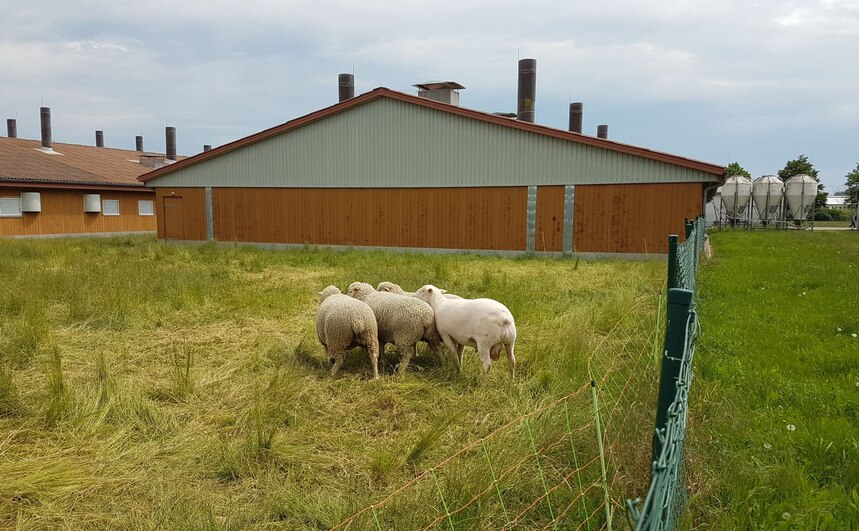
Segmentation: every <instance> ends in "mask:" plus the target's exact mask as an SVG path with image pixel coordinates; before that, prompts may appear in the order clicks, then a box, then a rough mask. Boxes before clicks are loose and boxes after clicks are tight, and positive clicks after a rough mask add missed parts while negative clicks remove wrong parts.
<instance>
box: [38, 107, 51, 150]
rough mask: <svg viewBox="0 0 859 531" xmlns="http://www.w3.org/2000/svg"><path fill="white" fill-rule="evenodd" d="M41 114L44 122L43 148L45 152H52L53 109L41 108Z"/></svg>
mask: <svg viewBox="0 0 859 531" xmlns="http://www.w3.org/2000/svg"><path fill="white" fill-rule="evenodd" d="M39 114H40V115H41V121H42V147H43V148H45V150H47V151H50V150H51V108H50V107H39Z"/></svg>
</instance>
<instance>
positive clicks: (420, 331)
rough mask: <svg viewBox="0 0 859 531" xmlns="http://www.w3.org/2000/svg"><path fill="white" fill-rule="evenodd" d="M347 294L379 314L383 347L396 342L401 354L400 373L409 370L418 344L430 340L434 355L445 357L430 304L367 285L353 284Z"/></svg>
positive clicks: (380, 339)
mask: <svg viewBox="0 0 859 531" xmlns="http://www.w3.org/2000/svg"><path fill="white" fill-rule="evenodd" d="M347 295H349V296H350V297H354V298H356V299H358V300H360V301H363V302H366V303H367V304H368V305H369V306H370V308H372V310H373V313H374V314H375V315H376V323H377V325H378V328H379V345H380V346H381V348H382V352H384V349H385V345H386V344H388V343H393V344H394V346H396V347H397V351H399V353H400V357H401V358H400V366H399V372H400V373H401V374H402V373H404V372H405V371H406V369H407V368H408V366H409V361H411V359H412V356H414V354H415V344H416V343H417V342H418V341H426V342H427V343H428V344H429V346H430V349H432V351H433V353H435V355H436V356H437V357H439V358H441V352H440V348H441V338H440V337H439V335H438V331H436V327H435V319H434V315H433V310H432V308H431V307H430V305H429V304H427V303H426V302H424V301H422V300H419V299H416V298H414V297H404V296H402V295H397V294H395V293H385V292H381V291H376V290H375V289H373V286H371V285H370V284H367V283H366V282H353V283H352V284H350V285H349V290H348V291H347Z"/></svg>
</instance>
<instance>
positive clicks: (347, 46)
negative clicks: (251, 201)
mask: <svg viewBox="0 0 859 531" xmlns="http://www.w3.org/2000/svg"><path fill="white" fill-rule="evenodd" d="M0 13H2V16H0V113H1V114H2V116H0V118H3V119H4V120H3V122H2V123H3V126H4V127H3V128H2V134H3V135H5V133H6V130H5V118H17V120H18V136H19V137H22V138H39V107H40V106H41V105H45V106H49V107H51V112H52V118H53V137H54V140H55V141H56V142H70V143H80V144H93V143H94V131H95V130H96V129H100V128H103V129H104V131H105V142H106V144H107V145H108V146H110V147H119V148H126V149H134V136H135V135H139V134H143V136H144V143H145V147H146V149H147V150H153V151H161V152H163V150H164V126H165V125H172V126H174V127H176V129H177V137H178V148H179V152H180V154H187V155H192V154H195V153H197V152H199V151H200V150H201V149H202V145H203V144H212V145H214V146H217V145H220V144H224V143H226V142H229V141H232V140H235V139H237V138H241V137H244V136H247V135H249V134H252V133H255V132H257V131H260V130H262V129H264V128H267V127H271V126H273V125H277V124H280V123H283V122H285V121H287V120H290V119H293V118H296V117H299V116H302V115H304V114H307V113H310V112H313V111H315V110H317V109H319V108H322V107H326V106H328V105H331V104H333V103H336V101H337V74H338V73H341V72H352V71H353V70H354V72H355V76H356V93H362V92H366V91H368V90H372V89H373V88H375V87H377V86H379V85H381V86H385V87H388V88H391V89H394V90H399V91H403V92H407V93H415V89H414V88H412V86H411V85H413V84H414V83H418V82H421V81H427V80H452V81H457V82H459V83H461V84H463V85H465V86H466V87H467V88H466V90H464V91H462V94H461V104H462V106H463V107H469V108H473V109H478V110H482V111H489V112H496V111H505V112H515V110H516V76H517V59H518V58H519V57H522V58H526V57H530V58H534V59H536V60H537V103H536V109H537V112H536V114H537V120H536V121H537V123H540V124H543V125H548V126H552V127H558V128H563V129H566V127H567V120H568V108H569V106H568V104H569V102H570V101H581V102H583V103H584V132H585V133H587V134H592V135H595V134H596V126H597V124H608V125H609V138H611V139H614V140H618V141H621V142H625V143H629V144H634V145H639V146H642V147H647V148H650V149H656V150H660V151H667V152H670V153H675V154H678V155H682V156H686V157H690V158H695V159H700V160H704V161H707V162H713V163H718V164H728V163H730V162H733V161H738V162H739V163H740V164H741V165H743V166H744V167H745V168H746V169H747V170H749V171H750V172H751V173H752V175H753V176H755V177H757V176H759V175H763V174H774V173H776V172H777V171H778V170H779V169H781V168H782V167H783V166H784V164H785V162H787V161H788V160H790V159H793V158H796V157H797V156H798V155H800V154H805V155H807V156H808V157H809V159H810V160H811V162H812V163H813V164H814V165H815V167H816V168H817V169H818V170H820V177H821V179H822V181H823V182H824V184H826V185H827V190H828V191H830V192H831V191H834V190H835V189H836V188H837V187H839V186H840V185H842V184H843V182H844V175H845V174H846V173H847V172H849V171H851V170H852V169H853V168H854V167H855V166H856V164H857V162H859V60H857V57H859V0H844V1H841V0H830V1H820V2H811V1H804V2H789V1H769V0H767V1H760V2H754V1H736V2H734V1H720V2H704V1H685V2H678V1H671V0H660V1H628V0H616V1H613V2H587V3H586V2H559V1H557V0H555V1H543V0H529V1H527V2H522V1H519V2H506V1H501V0H493V1H482V0H481V1H471V2H463V1H448V0H435V1H433V2H427V1H425V0H424V1H422V2H405V1H400V2H394V1H390V0H389V1H387V2H383V1H379V0H362V1H360V2H358V1H350V2H343V1H339V2H338V1H288V0H283V1H276V0H244V1H222V0H206V1H201V0H170V1H165V0H148V1H146V2H138V1H135V2H131V1H125V0H113V1H99V0H73V1H68V0H64V1H42V0H32V1H26V0H0Z"/></svg>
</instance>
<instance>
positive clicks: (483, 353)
mask: <svg viewBox="0 0 859 531" xmlns="http://www.w3.org/2000/svg"><path fill="white" fill-rule="evenodd" d="M415 296H416V297H417V298H419V299H421V300H423V301H426V302H427V303H429V305H430V306H432V309H433V311H434V312H435V324H436V327H437V329H438V333H439V335H440V336H441V339H442V341H444V344H445V345H446V346H447V348H448V349H449V350H450V351H451V352H452V353H454V359H455V360H456V365H457V368H458V369H460V370H462V351H463V347H464V346H465V345H467V346H469V347H472V348H475V349H477V352H478V354H480V360H481V362H483V375H484V377H485V376H486V374H487V373H488V372H489V364H490V361H494V360H497V359H498V357H499V356H500V354H501V347H502V346H503V347H504V350H505V351H507V369H508V370H509V371H510V378H511V379H512V378H513V377H514V376H515V372H516V356H515V355H514V354H513V350H514V346H515V344H516V322H515V321H514V319H513V314H511V313H510V310H508V309H507V307H506V306H504V305H503V304H501V303H500V302H498V301H495V300H492V299H446V298H445V297H443V296H442V292H441V290H440V289H439V288H437V287H435V286H433V285H432V284H427V285H426V286H423V287H422V288H421V289H419V290H418V291H416V292H415Z"/></svg>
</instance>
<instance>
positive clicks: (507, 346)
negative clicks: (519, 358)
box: [504, 343, 516, 380]
mask: <svg viewBox="0 0 859 531" xmlns="http://www.w3.org/2000/svg"><path fill="white" fill-rule="evenodd" d="M513 345H514V344H513V343H504V350H505V351H507V370H508V371H510V379H511V380H512V379H513V378H514V377H515V376H516V356H514V355H513Z"/></svg>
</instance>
